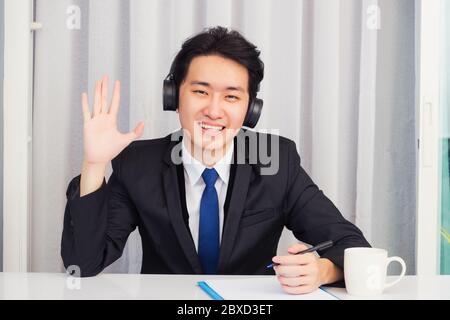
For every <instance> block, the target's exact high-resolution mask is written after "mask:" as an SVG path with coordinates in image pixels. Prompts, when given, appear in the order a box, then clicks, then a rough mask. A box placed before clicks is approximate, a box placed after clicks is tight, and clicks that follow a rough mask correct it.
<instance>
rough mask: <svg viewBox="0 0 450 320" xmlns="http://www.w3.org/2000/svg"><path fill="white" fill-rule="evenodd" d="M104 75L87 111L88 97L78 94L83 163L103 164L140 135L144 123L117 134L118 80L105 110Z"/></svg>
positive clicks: (105, 78)
mask: <svg viewBox="0 0 450 320" xmlns="http://www.w3.org/2000/svg"><path fill="white" fill-rule="evenodd" d="M107 99H108V77H107V76H104V77H103V79H102V80H100V81H97V82H96V83H95V92H94V106H93V111H92V113H91V112H90V110H89V104H88V97H87V94H86V93H83V94H82V107H83V118H84V129H83V143H84V162H85V163H86V164H107V163H108V162H109V161H111V160H112V159H114V158H115V157H116V156H117V155H118V154H119V153H120V152H121V151H122V150H123V149H125V147H126V146H128V145H129V144H130V143H131V142H132V141H133V140H136V139H138V138H139V137H141V135H142V133H143V131H144V122H143V121H141V122H139V124H138V125H137V126H136V128H135V129H134V130H133V131H130V132H129V133H121V132H119V131H118V130H117V114H118V111H119V102H120V81H116V82H115V83H114V91H113V96H112V101H111V106H110V107H109V110H108V101H107Z"/></svg>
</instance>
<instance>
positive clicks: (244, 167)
mask: <svg viewBox="0 0 450 320" xmlns="http://www.w3.org/2000/svg"><path fill="white" fill-rule="evenodd" d="M251 172H252V167H251V166H250V165H249V164H238V165H237V167H236V179H235V180H234V185H233V189H232V193H231V197H230V204H229V207H228V212H227V219H226V223H225V225H224V229H223V233H222V241H221V245H220V256H219V266H218V268H217V273H218V274H224V273H226V267H227V263H228V261H229V260H230V256H231V253H232V252H233V247H234V242H235V240H236V236H237V232H238V229H239V222H240V221H241V216H242V212H243V211H244V205H245V199H246V198H247V191H248V186H249V183H250V176H251Z"/></svg>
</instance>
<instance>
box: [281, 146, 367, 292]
mask: <svg viewBox="0 0 450 320" xmlns="http://www.w3.org/2000/svg"><path fill="white" fill-rule="evenodd" d="M288 149H289V160H288V163H289V165H288V167H289V173H288V184H287V192H288V196H287V198H286V199H287V200H286V202H285V211H284V212H285V214H286V227H287V228H288V229H290V230H292V232H293V233H294V235H295V237H296V238H297V239H298V240H300V241H303V242H306V243H308V244H310V245H317V244H319V243H321V242H324V241H328V240H332V241H333V243H334V245H333V246H332V247H331V248H328V249H325V250H323V251H319V252H318V253H319V255H320V256H321V257H322V258H327V259H329V260H330V261H332V262H333V263H334V264H335V265H336V266H338V267H339V268H341V269H342V270H344V250H345V249H346V248H350V247H370V244H369V243H368V242H367V240H366V239H365V238H364V236H363V234H362V232H361V230H360V229H359V228H358V227H356V226H355V225H354V224H352V223H351V222H349V221H347V220H346V219H345V218H344V217H343V216H342V215H341V213H340V212H339V210H338V209H337V208H336V207H335V206H334V204H333V203H332V202H331V200H330V199H328V198H327V197H326V196H325V195H324V193H323V192H322V191H321V190H320V189H319V188H318V187H317V185H316V184H315V183H314V182H313V181H312V180H311V178H310V177H309V176H308V174H307V173H306V172H305V170H303V168H302V167H301V165H300V156H299V155H298V153H297V150H296V147H295V144H294V143H293V142H290V143H289V147H288ZM337 285H344V282H343V281H342V282H339V283H337Z"/></svg>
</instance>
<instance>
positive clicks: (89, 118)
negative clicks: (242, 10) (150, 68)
mask: <svg viewBox="0 0 450 320" xmlns="http://www.w3.org/2000/svg"><path fill="white" fill-rule="evenodd" d="M263 69H264V68H263V63H262V61H261V60H260V59H259V51H258V50H256V47H255V46H254V45H253V44H251V43H249V42H248V41H247V40H246V39H244V38H243V37H242V36H241V35H240V34H239V33H238V32H236V31H228V30H227V29H225V28H221V27H216V28H212V29H208V30H206V31H204V32H202V33H200V34H198V35H196V36H194V37H193V38H191V39H188V40H187V41H186V42H185V43H184V44H183V46H182V48H181V50H180V52H179V53H178V54H177V56H176V57H175V60H174V62H173V64H172V68H171V71H170V74H169V76H168V78H167V79H166V80H165V82H164V108H165V109H172V110H176V111H177V112H178V113H179V119H180V122H181V126H182V131H180V132H179V133H176V134H172V135H169V136H167V137H164V138H161V139H154V140H141V141H134V142H132V141H133V140H135V139H137V138H139V137H140V136H141V135H142V132H143V128H144V126H143V123H140V124H139V125H138V126H137V127H136V128H135V129H134V130H133V131H132V132H130V133H128V134H122V133H120V132H118V131H117V125H116V118H117V113H118V109H119V92H120V83H119V82H117V81H116V83H115V87H114V92H113V98H112V103H111V106H110V108H109V110H108V106H107V95H108V93H107V87H108V79H107V77H104V78H103V79H102V80H101V81H99V82H97V83H96V86H95V97H94V105H93V112H92V114H91V112H90V110H89V106H88V99H87V95H86V94H83V96H82V101H83V103H82V106H83V115H84V161H83V168H82V173H81V175H80V176H78V177H76V178H74V179H73V180H72V181H71V182H70V184H69V187H68V190H67V197H68V201H67V206H66V210H65V219H64V230H63V236H62V245H61V254H62V258H63V261H64V265H65V266H66V268H67V267H68V266H70V265H77V266H79V268H80V271H81V276H93V275H96V274H98V273H100V272H101V271H102V270H103V269H104V268H105V267H106V266H108V265H109V264H111V263H112V262H114V261H115V260H116V259H118V258H119V257H120V256H121V255H122V252H123V248H124V246H125V243H126V241H127V238H128V236H129V234H130V233H131V232H132V231H133V230H134V229H135V228H136V227H139V232H140V235H141V238H142V247H143V262H142V269H141V272H142V273H159V274H166V273H178V274H201V273H208V274H274V271H275V273H276V274H277V276H278V280H279V282H280V284H281V285H282V287H283V289H284V290H285V291H286V292H288V293H293V294H301V293H307V292H311V291H313V290H315V289H317V288H318V287H319V286H321V285H324V284H330V283H336V282H338V281H341V280H342V279H343V255H344V250H345V249H346V248H348V247H355V246H369V244H368V243H367V241H366V240H365V239H364V237H363V235H362V233H361V231H360V230H359V229H358V228H357V227H356V226H354V225H353V224H351V223H350V222H348V221H346V220H345V219H344V218H343V217H342V215H341V214H340V213H339V211H338V210H337V208H336V207H335V206H334V205H333V204H332V203H331V201H330V200H329V199H328V198H327V197H326V196H325V195H324V194H323V193H322V192H321V191H320V190H319V189H318V187H317V186H316V185H315V184H314V183H313V182H312V180H311V179H310V178H309V177H308V175H307V174H306V172H305V171H304V170H303V169H302V168H301V166H300V158H299V155H298V153H297V151H296V147H295V143H294V142H292V141H290V140H288V139H286V138H283V137H278V136H274V135H263V134H259V133H255V132H252V131H249V130H243V129H241V127H242V125H243V124H244V125H246V126H250V127H252V126H254V125H255V123H256V121H257V119H258V117H259V113H260V112H261V108H262V101H261V100H259V99H257V98H256V94H257V91H258V87H259V83H260V82H261V80H262V78H263ZM245 136H247V138H248V139H246V138H242V137H245ZM255 141H256V142H255ZM261 141H266V145H267V146H266V147H267V148H265V150H266V149H267V150H268V151H269V152H270V154H271V156H272V165H274V166H275V168H276V170H275V171H274V172H270V170H269V171H266V173H264V169H268V168H267V163H262V161H261V159H260V153H261V152H260V151H261V150H262V148H261V145H262V144H261V143H260V142H261ZM255 154H256V158H255ZM275 155H276V156H275ZM252 159H253V160H252ZM109 161H112V167H113V173H112V175H111V177H110V179H109V181H108V183H107V184H106V182H105V179H104V175H105V171H106V167H107V165H108V163H109ZM267 172H269V173H270V174H267ZM284 226H286V227H287V228H289V229H290V230H292V232H293V233H294V235H295V236H296V237H297V238H298V239H299V240H301V241H303V242H305V243H308V244H311V245H317V244H318V243H321V242H324V241H328V240H332V241H333V242H334V246H333V247H331V248H328V249H326V250H322V251H319V254H320V258H319V257H317V256H316V255H315V254H314V253H307V254H299V255H296V254H295V253H298V252H300V251H302V250H304V249H306V248H307V247H306V246H305V245H303V244H296V245H293V246H291V247H290V248H289V250H288V254H286V255H280V256H275V255H276V249H277V245H278V241H279V238H280V235H281V232H282V230H283V227H284ZM270 262H275V263H276V264H277V265H276V266H275V267H274V268H273V269H272V268H267V267H266V266H267V265H268V264H269V263H270Z"/></svg>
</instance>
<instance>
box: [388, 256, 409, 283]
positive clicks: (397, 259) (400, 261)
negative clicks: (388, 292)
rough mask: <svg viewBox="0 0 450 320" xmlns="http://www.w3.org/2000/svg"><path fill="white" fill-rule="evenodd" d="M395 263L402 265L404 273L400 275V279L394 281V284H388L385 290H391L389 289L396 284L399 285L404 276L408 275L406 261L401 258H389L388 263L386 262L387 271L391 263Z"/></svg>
mask: <svg viewBox="0 0 450 320" xmlns="http://www.w3.org/2000/svg"><path fill="white" fill-rule="evenodd" d="M393 261H397V262H398V263H400V264H401V266H402V272H401V273H400V275H399V276H398V279H396V280H394V281H392V282H390V283H386V284H385V285H384V288H385V289H386V288H389V287H392V286H393V285H394V284H396V283H398V282H399V281H400V280H402V278H403V276H404V275H405V273H406V264H405V261H404V260H403V259H402V258H400V257H390V258H388V259H387V261H386V269H387V267H388V266H389V263H391V262H393Z"/></svg>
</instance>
